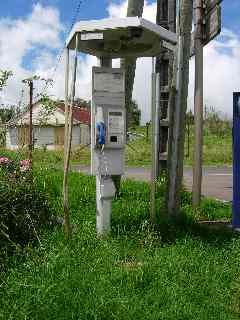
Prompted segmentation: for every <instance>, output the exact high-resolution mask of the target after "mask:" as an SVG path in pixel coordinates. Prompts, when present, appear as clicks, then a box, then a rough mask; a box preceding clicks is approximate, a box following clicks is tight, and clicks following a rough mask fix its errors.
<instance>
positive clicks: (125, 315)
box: [0, 168, 240, 320]
mask: <svg viewBox="0 0 240 320" xmlns="http://www.w3.org/2000/svg"><path fill="white" fill-rule="evenodd" d="M37 179H38V183H39V185H40V186H41V187H42V188H43V189H45V190H47V191H48V192H49V194H50V197H51V199H52V206H54V208H55V209H56V211H57V212H59V214H60V213H61V212H62V208H61V183H62V172H61V171H59V170H56V169H50V170H45V169H43V168H42V169H41V170H40V169H39V168H38V169H37ZM70 186H71V187H70V209H71V219H72V222H73V223H74V224H75V225H76V227H77V229H76V232H75V233H74V234H73V237H72V239H71V240H70V241H69V242H68V243H67V242H66V241H65V240H64V237H63V233H62V228H60V227H56V228H55V230H54V231H50V230H49V231H45V232H44V233H43V234H42V235H41V243H42V246H38V247H35V248H33V247H31V246H29V247H28V248H26V249H25V250H24V252H22V253H19V254H17V255H16V256H14V257H12V258H10V260H9V261H8V267H7V268H6V270H5V272H4V273H3V274H2V275H1V284H0V286H1V291H0V305H1V308H0V319H4V320H5V319H18V320H21V319H31V320H32V319H39V320H40V319H44V320H45V319H58V320H61V319H64V320H65V319H99V320H100V319H101V320H104V319H106V320H111V319H119V320H120V319H124V320H126V319H164V320H165V319H171V320H173V319H191V320H193V319H203V320H205V319H208V320H209V319H214V320H215V319H220V320H221V319H226V320H231V319H239V316H240V304H239V301H240V263H239V262H240V238H239V236H238V234H235V233H232V232H230V231H227V230H215V231H213V230H209V229H207V228H206V227H201V226H199V225H197V224H196V223H195V222H194V219H196V218H197V219H206V218H209V219H213V218H215V219H226V218H227V219H229V218H230V212H231V208H230V205H228V204H224V205H223V204H221V203H218V202H215V201H214V202H212V203H211V202H209V201H210V200H206V201H203V205H202V207H201V208H200V210H199V211H198V212H197V213H195V216H194V217H193V213H192V212H191V208H190V201H191V199H190V195H189V194H188V193H183V196H182V208H183V214H185V219H184V220H183V221H182V222H181V223H180V222H179V225H175V226H174V225H168V224H161V225H160V226H159V227H158V228H152V226H151V225H150V223H149V219H148V217H149V192H150V189H149V185H148V184H146V183H140V182H133V181H129V180H127V181H124V182H123V185H122V189H121V194H120V197H119V198H118V199H116V200H115V201H114V203H113V217H112V233H111V235H110V236H109V237H108V238H106V239H101V240H100V239H97V238H96V235H95V182H94V178H93V177H88V176H84V175H81V174H78V173H71V174H70ZM163 192H164V185H162V184H160V183H159V185H158V193H157V195H158V198H157V208H158V212H159V215H160V213H161V214H163V209H162V203H163V200H162V195H163ZM209 212H210V214H211V216H208V215H209ZM160 220H161V218H160Z"/></svg>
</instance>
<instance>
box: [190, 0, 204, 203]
mask: <svg viewBox="0 0 240 320" xmlns="http://www.w3.org/2000/svg"><path fill="white" fill-rule="evenodd" d="M194 3H195V8H194V10H195V93H194V129H195V130H194V132H195V143H194V159H193V160H194V161H193V187H192V191H193V200H192V201H193V208H194V209H196V208H197V207H199V205H200V201H201V189H202V146H203V10H204V8H203V0H195V2H194Z"/></svg>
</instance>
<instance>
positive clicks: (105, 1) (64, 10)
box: [0, 0, 240, 32]
mask: <svg viewBox="0 0 240 320" xmlns="http://www.w3.org/2000/svg"><path fill="white" fill-rule="evenodd" d="M110 2H112V3H120V2H121V1H120V0H118V1H117V0H115V1H110V0H83V1H82V5H81V9H80V13H79V18H80V19H84V20H87V19H99V18H102V17H106V16H107V6H108V5H109V3H110ZM148 2H149V3H153V2H154V1H148ZM36 3H41V4H42V5H43V6H53V7H57V8H58V9H59V11H60V18H61V20H62V21H63V22H64V24H65V25H66V26H69V25H70V23H71V19H72V17H73V15H74V12H75V9H76V6H77V3H78V1H77V0H67V1H66V0H40V1H36V0H10V1H1V4H0V18H1V17H4V18H6V17H8V18H15V19H16V18H22V17H24V16H26V15H28V14H29V13H30V12H31V11H32V6H33V5H34V4H36ZM222 8H223V26H224V27H227V28H232V29H233V30H235V31H236V32H240V31H239V30H240V19H239V9H240V4H239V0H223V3H222Z"/></svg>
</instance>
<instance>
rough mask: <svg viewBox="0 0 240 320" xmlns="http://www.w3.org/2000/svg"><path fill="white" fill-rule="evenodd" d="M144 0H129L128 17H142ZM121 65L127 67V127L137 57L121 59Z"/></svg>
mask: <svg viewBox="0 0 240 320" xmlns="http://www.w3.org/2000/svg"><path fill="white" fill-rule="evenodd" d="M143 7H144V0H128V9H127V16H128V17H135V16H138V17H141V16H142V13H143ZM121 67H123V68H124V69H125V85H126V91H125V103H126V111H127V129H128V127H129V123H130V117H131V116H130V114H131V107H132V106H133V105H132V91H133V84H134V78H135V70H136V58H128V59H121Z"/></svg>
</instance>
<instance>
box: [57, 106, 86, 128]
mask: <svg viewBox="0 0 240 320" xmlns="http://www.w3.org/2000/svg"><path fill="white" fill-rule="evenodd" d="M57 107H58V108H59V109H60V110H61V111H63V112H64V111H65V105H64V103H59V104H58V105H57ZM73 119H74V120H75V121H78V122H80V123H84V124H88V125H90V124H91V112H90V111H89V110H88V109H87V108H83V107H81V106H73Z"/></svg>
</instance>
